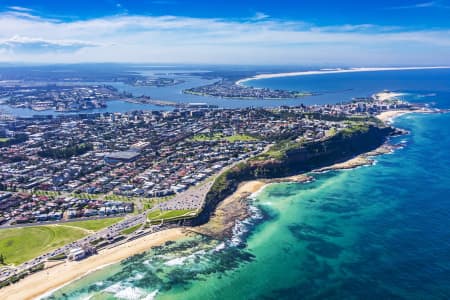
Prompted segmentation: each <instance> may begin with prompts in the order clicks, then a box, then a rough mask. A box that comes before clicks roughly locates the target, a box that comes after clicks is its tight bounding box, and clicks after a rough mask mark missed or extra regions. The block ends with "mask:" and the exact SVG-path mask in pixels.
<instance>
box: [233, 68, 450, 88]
mask: <svg viewBox="0 0 450 300" xmlns="http://www.w3.org/2000/svg"><path fill="white" fill-rule="evenodd" d="M434 69H450V66H435V67H397V68H394V67H392V68H351V69H332V70H318V71H301V72H285V73H273V74H259V75H255V76H252V77H247V78H243V79H240V80H238V81H236V84H237V85H242V84H243V83H244V82H248V81H251V80H259V79H270V78H281V77H294V76H308V75H322V74H339V73H355V72H378V71H407V70H434Z"/></svg>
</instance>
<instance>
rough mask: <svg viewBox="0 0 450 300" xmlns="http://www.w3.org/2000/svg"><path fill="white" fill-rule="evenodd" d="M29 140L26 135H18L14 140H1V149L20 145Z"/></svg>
mask: <svg viewBox="0 0 450 300" xmlns="http://www.w3.org/2000/svg"><path fill="white" fill-rule="evenodd" d="M26 140H28V135H26V134H25V133H19V134H16V135H15V136H14V137H13V138H0V147H8V146H11V145H15V144H20V143H23V142H25V141H26Z"/></svg>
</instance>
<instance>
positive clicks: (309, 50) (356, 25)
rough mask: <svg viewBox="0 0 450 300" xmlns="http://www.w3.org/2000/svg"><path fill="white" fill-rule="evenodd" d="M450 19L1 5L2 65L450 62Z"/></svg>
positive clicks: (41, 2) (357, 5)
mask: <svg viewBox="0 0 450 300" xmlns="http://www.w3.org/2000/svg"><path fill="white" fill-rule="evenodd" d="M366 2H368V3H366ZM449 17H450V0H437V1H427V0H417V1H396V0H391V1H384V0H379V1H354V0H352V1H348V0H340V1H324V0H315V1H313V0H311V1H302V0H270V1H269V0H220V1H219V0H208V1H193V0H190V1H186V0H128V1H126V0H89V1H86V0H77V1H61V0H58V1H57V0H53V1H49V0H33V1H29V0H2V1H1V2H0V62H18V63H26V62H33V63H79V62H124V63H127V62H129V63H190V64H197V63H198V64H233V65H240V64H241V65H290V66H292V65H330V66H331V65H332V66H340V65H345V66H406V65H407V66H412V65H414V66H424V65H427V66H436V65H450V18H449Z"/></svg>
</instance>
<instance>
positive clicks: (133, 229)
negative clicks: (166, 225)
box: [121, 224, 142, 234]
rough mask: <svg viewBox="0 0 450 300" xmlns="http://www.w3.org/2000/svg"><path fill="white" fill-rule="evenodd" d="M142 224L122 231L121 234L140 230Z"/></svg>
mask: <svg viewBox="0 0 450 300" xmlns="http://www.w3.org/2000/svg"><path fill="white" fill-rule="evenodd" d="M141 226H142V224H138V225H135V226H133V227H130V228H127V229H125V230H122V232H121V234H130V233H133V232H135V231H136V230H138V229H139V228H141Z"/></svg>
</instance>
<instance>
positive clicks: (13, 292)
mask: <svg viewBox="0 0 450 300" xmlns="http://www.w3.org/2000/svg"><path fill="white" fill-rule="evenodd" d="M411 112H414V111H408V110H399V111H388V112H384V113H382V114H380V115H379V116H378V118H380V119H381V120H383V121H387V120H391V119H392V118H394V117H396V116H399V115H401V114H405V113H411ZM392 150H393V149H392V148H390V146H389V145H383V146H381V147H380V148H378V149H376V150H374V151H372V152H369V153H365V154H362V155H360V156H357V157H355V158H353V159H350V160H348V161H345V162H342V163H338V164H335V165H332V166H329V167H325V168H322V169H319V170H316V171H317V172H323V171H329V170H338V169H351V168H355V167H358V166H362V165H367V164H371V163H372V162H373V160H372V159H371V158H370V156H374V155H379V154H384V153H389V152H391V151H392ZM310 179H311V177H309V176H307V175H305V174H299V175H296V176H291V177H285V178H276V179H262V180H252V181H247V182H243V183H241V184H240V185H239V187H238V189H237V190H236V192H234V193H233V194H232V195H230V196H229V197H227V198H226V199H224V200H223V201H221V202H220V203H219V205H218V206H217V208H216V210H215V212H214V214H213V216H212V217H211V219H210V221H209V222H208V223H207V224H205V225H202V226H199V227H195V228H174V229H168V230H165V231H161V232H157V233H154V234H151V235H148V236H145V237H143V238H140V239H137V240H134V241H131V242H128V243H126V244H122V245H120V246H117V247H115V248H112V249H105V250H102V251H100V252H99V253H98V254H97V255H94V256H91V257H89V258H87V259H85V260H82V261H79V262H64V263H61V264H58V265H55V266H53V267H51V268H48V269H46V270H44V271H41V272H37V273H35V274H32V275H30V276H28V277H26V278H24V279H22V280H20V281H19V282H18V283H16V284H13V285H10V286H8V287H5V288H2V289H0V299H35V298H37V297H39V296H42V295H45V294H47V293H49V292H51V291H53V290H56V289H58V288H60V287H62V286H64V285H66V284H68V283H70V282H72V281H74V280H76V279H79V278H81V277H83V276H85V275H86V274H88V273H90V272H92V271H94V270H97V269H100V268H102V267H104V266H107V265H110V264H114V263H118V262H120V261H121V260H123V259H125V258H128V257H130V256H133V255H135V254H139V253H142V252H145V251H147V250H149V249H150V248H151V247H152V246H158V245H162V244H164V243H165V242H167V241H175V240H178V239H181V238H184V237H187V236H188V235H189V233H190V232H193V233H198V234H204V235H208V236H212V237H214V238H219V239H220V238H224V237H225V236H226V233H227V232H229V231H230V230H231V228H232V227H233V226H234V224H235V221H236V220H242V219H245V218H246V217H247V216H248V212H247V209H246V203H245V199H246V198H248V197H249V196H250V195H252V194H255V193H257V192H258V191H260V190H261V189H262V188H264V187H265V186H266V185H267V184H270V183H274V182H307V181H309V180H310Z"/></svg>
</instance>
